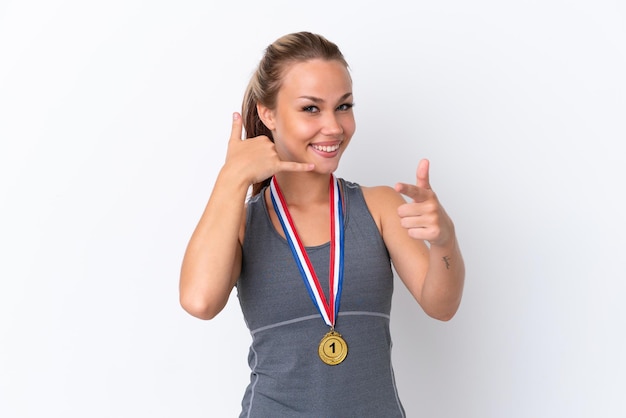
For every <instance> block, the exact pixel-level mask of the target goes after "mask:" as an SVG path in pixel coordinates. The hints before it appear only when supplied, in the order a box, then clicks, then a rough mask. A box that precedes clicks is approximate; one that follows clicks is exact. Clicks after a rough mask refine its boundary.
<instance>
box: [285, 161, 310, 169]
mask: <svg viewBox="0 0 626 418" xmlns="http://www.w3.org/2000/svg"><path fill="white" fill-rule="evenodd" d="M314 168H315V164H310V163H296V162H292V161H281V162H280V163H279V165H278V171H311V170H313V169H314Z"/></svg>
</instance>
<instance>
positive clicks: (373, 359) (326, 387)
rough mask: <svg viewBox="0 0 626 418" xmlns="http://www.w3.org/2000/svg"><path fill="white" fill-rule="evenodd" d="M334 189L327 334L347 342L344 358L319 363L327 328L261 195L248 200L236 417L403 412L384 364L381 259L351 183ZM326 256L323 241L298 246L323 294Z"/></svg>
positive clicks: (384, 270)
mask: <svg viewBox="0 0 626 418" xmlns="http://www.w3.org/2000/svg"><path fill="white" fill-rule="evenodd" d="M340 185H341V187H342V196H343V199H344V225H345V253H344V279H343V291H342V294H341V302H340V310H339V315H338V317H337V320H336V324H335V329H336V330H337V332H339V333H341V334H342V336H343V337H344V339H345V340H346V343H347V345H348V356H347V357H346V359H345V360H344V361H343V362H342V363H340V364H338V365H335V366H329V365H327V364H324V363H323V362H322V361H321V360H320V358H319V357H318V344H319V342H320V340H321V339H322V337H323V336H324V334H326V333H327V332H328V331H329V328H328V326H327V325H326V324H325V323H324V320H323V319H322V317H321V316H320V314H319V312H318V310H317V308H316V307H315V305H314V304H313V302H312V300H311V298H310V296H309V293H308V291H307V289H306V286H305V284H304V282H303V280H302V277H301V275H300V271H299V270H298V267H297V266H296V263H295V261H294V259H293V255H292V253H291V250H290V248H289V245H288V243H287V241H286V240H285V239H284V238H283V237H282V236H281V235H280V234H279V233H278V231H276V229H275V228H274V226H273V224H272V221H271V219H270V217H269V213H268V209H267V206H266V203H265V199H264V198H263V196H264V191H263V192H261V193H260V194H258V195H257V196H255V197H253V198H252V199H250V201H249V202H248V208H247V221H246V231H245V237H244V242H243V252H242V254H243V258H242V270H241V275H240V277H239V280H238V282H237V293H238V298H239V303H240V305H241V309H242V311H243V315H244V319H245V321H246V324H247V326H248V328H249V330H250V333H251V335H252V344H251V347H250V352H249V356H248V363H249V365H250V369H251V374H250V384H249V385H248V387H247V388H246V391H245V394H244V398H243V400H242V412H241V415H240V417H246V418H248V417H249V418H270V417H271V418H274V417H311V418H334V417H336V418H349V417H359V418H367V417H376V418H381V417H384V418H394V417H404V416H405V413H404V409H403V407H402V405H401V403H400V400H399V398H398V393H397V390H396V385H395V379H394V375H393V368H392V365H391V337H390V334H389V314H390V310H391V296H392V292H393V272H392V269H391V262H390V260H389V254H388V252H387V249H386V247H385V244H384V242H383V240H382V237H381V236H380V232H379V230H378V228H377V226H376V223H375V222H374V219H373V218H372V216H371V214H370V212H369V210H368V208H367V206H366V204H365V200H364V198H363V193H362V191H361V189H360V187H359V186H358V185H357V184H355V183H351V182H347V181H345V180H343V179H340ZM296 228H297V225H296ZM329 251H330V244H329V243H326V244H324V245H319V246H314V247H307V253H308V255H309V257H310V259H311V263H312V264H313V268H314V269H315V272H316V274H317V276H318V277H319V279H320V283H321V285H322V287H323V289H324V293H325V295H326V296H327V297H328V266H329V256H330V255H329Z"/></svg>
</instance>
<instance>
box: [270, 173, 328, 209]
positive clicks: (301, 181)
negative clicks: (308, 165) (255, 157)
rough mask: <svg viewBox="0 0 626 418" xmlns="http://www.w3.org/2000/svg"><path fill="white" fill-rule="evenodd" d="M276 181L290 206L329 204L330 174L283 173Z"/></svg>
mask: <svg viewBox="0 0 626 418" xmlns="http://www.w3.org/2000/svg"><path fill="white" fill-rule="evenodd" d="M276 180H277V181H278V185H279V187H280V190H281V192H282V193H283V196H284V198H285V200H286V201H287V204H288V205H290V206H291V205H294V206H300V205H310V204H314V203H322V202H328V192H329V190H328V187H329V183H330V174H317V173H287V172H282V173H277V174H276Z"/></svg>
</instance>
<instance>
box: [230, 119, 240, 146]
mask: <svg viewBox="0 0 626 418" xmlns="http://www.w3.org/2000/svg"><path fill="white" fill-rule="evenodd" d="M242 123H243V122H242V120H241V115H240V114H239V113H237V112H235V113H233V127H232V129H231V131H230V140H231V141H241V133H242V128H241V126H242Z"/></svg>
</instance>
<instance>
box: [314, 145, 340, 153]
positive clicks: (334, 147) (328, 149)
mask: <svg viewBox="0 0 626 418" xmlns="http://www.w3.org/2000/svg"><path fill="white" fill-rule="evenodd" d="M339 145H340V144H332V145H320V144H311V146H312V147H313V149H315V150H317V151H321V152H328V153H332V152H335V151H337V150H338V149H339Z"/></svg>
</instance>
